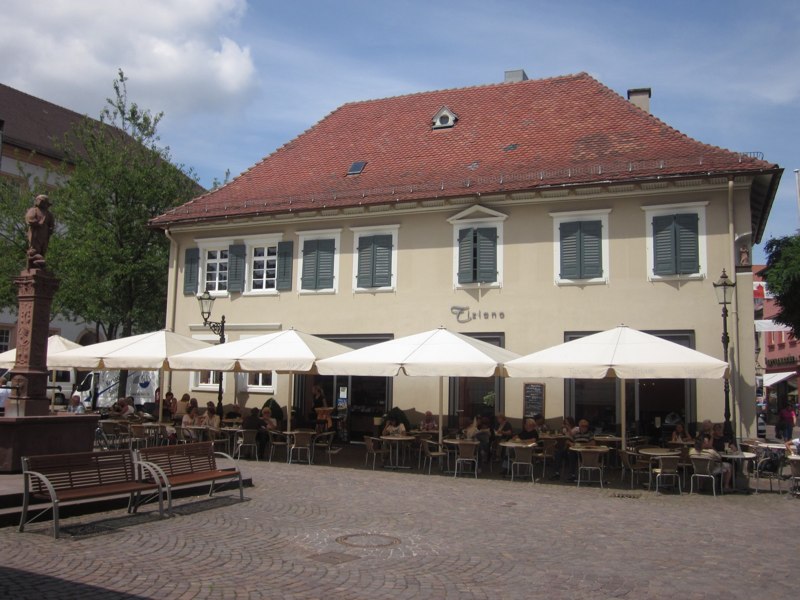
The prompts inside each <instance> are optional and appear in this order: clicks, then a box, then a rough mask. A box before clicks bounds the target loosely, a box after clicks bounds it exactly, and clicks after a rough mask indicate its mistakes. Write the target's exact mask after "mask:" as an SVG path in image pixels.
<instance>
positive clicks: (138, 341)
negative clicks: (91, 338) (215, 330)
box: [47, 329, 209, 371]
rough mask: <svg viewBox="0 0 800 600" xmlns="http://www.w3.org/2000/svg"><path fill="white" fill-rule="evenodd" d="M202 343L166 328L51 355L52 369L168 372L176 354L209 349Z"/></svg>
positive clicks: (49, 360) (49, 361)
mask: <svg viewBox="0 0 800 600" xmlns="http://www.w3.org/2000/svg"><path fill="white" fill-rule="evenodd" d="M208 346H209V344H208V343H207V342H203V341H201V340H196V339H194V338H191V337H188V336H185V335H181V334H179V333H175V332H172V331H167V330H165V329H162V330H160V331H154V332H152V333H143V334H141V335H134V336H130V337H126V338H119V339H116V340H109V341H107V342H100V343H98V344H92V345H91V346H81V347H80V348H75V349H74V350H67V351H65V352H59V353H58V354H53V355H52V356H48V359H47V363H48V366H52V367H55V368H60V367H74V368H77V369H107V370H113V369H143V370H153V371H158V370H165V369H168V368H169V363H167V358H168V357H170V356H172V355H173V354H179V353H181V352H188V351H190V350H198V349H200V348H207V347H208Z"/></svg>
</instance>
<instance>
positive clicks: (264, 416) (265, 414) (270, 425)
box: [261, 406, 278, 431]
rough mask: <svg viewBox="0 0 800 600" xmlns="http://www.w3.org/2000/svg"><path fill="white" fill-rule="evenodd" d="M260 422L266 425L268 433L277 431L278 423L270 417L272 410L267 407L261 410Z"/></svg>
mask: <svg viewBox="0 0 800 600" xmlns="http://www.w3.org/2000/svg"><path fill="white" fill-rule="evenodd" d="M261 420H262V421H264V423H266V424H267V430H268V431H277V430H278V421H276V420H275V417H273V416H272V410H271V409H270V408H269V407H268V406H265V407H264V408H262V409H261Z"/></svg>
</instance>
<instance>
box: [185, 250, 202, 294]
mask: <svg viewBox="0 0 800 600" xmlns="http://www.w3.org/2000/svg"><path fill="white" fill-rule="evenodd" d="M199 267H200V248H187V249H186V252H184V260H183V293H184V294H187V295H188V294H197V283H198V279H199V277H198V274H199Z"/></svg>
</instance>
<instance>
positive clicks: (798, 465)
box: [788, 456, 800, 496]
mask: <svg viewBox="0 0 800 600" xmlns="http://www.w3.org/2000/svg"><path fill="white" fill-rule="evenodd" d="M788 460H789V469H790V471H789V484H790V487H789V494H791V495H792V496H797V495H800V456H795V457H793V458H789V459H788Z"/></svg>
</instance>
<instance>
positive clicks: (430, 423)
mask: <svg viewBox="0 0 800 600" xmlns="http://www.w3.org/2000/svg"><path fill="white" fill-rule="evenodd" d="M419 430H420V431H438V430H439V424H438V423H437V422H436V419H435V418H434V416H433V413H432V412H431V411H429V410H426V411H425V416H424V417H422V421H421V422H420V424H419Z"/></svg>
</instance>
